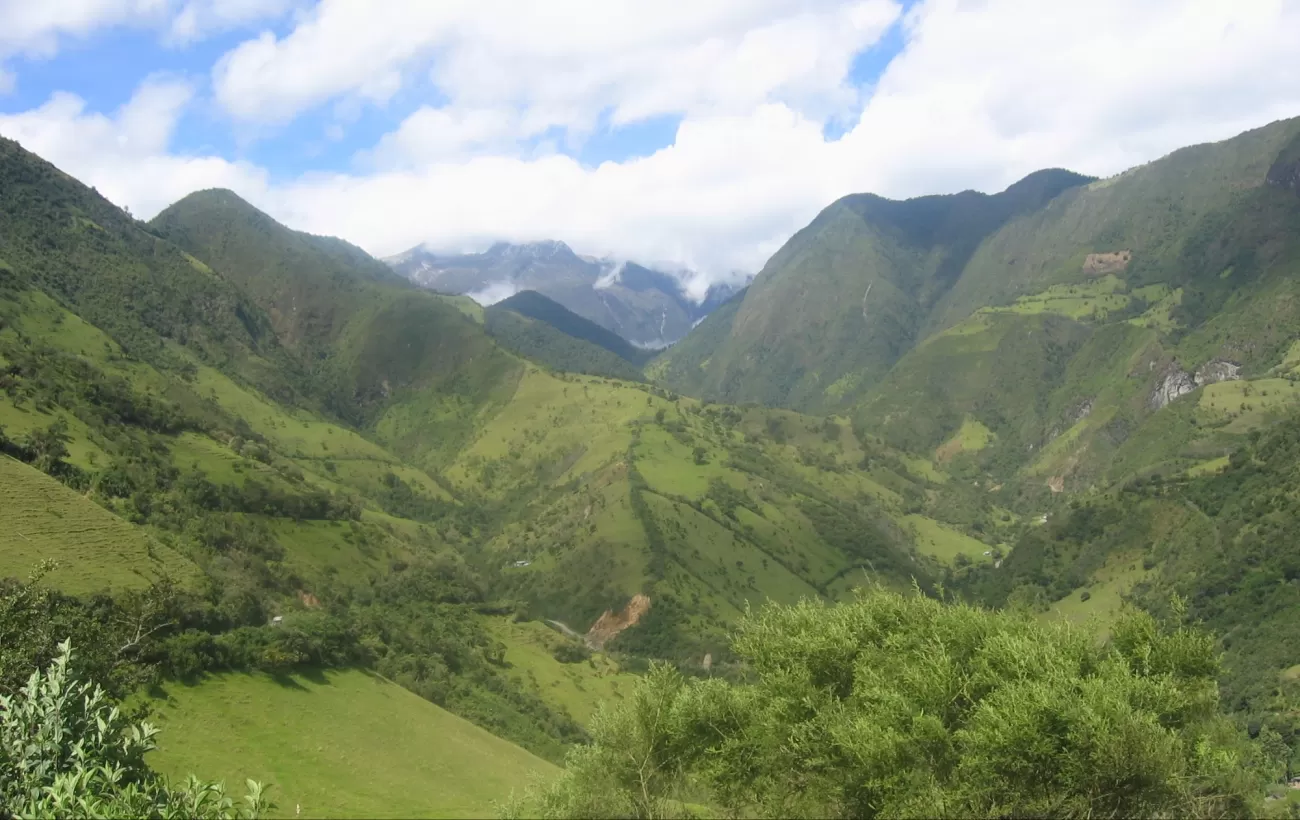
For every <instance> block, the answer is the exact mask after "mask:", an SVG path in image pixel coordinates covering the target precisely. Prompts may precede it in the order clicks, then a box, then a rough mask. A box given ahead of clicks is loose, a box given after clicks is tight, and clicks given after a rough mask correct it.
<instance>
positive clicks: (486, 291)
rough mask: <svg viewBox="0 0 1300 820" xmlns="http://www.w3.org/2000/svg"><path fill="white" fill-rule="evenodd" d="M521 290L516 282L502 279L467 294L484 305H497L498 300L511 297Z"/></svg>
mask: <svg viewBox="0 0 1300 820" xmlns="http://www.w3.org/2000/svg"><path fill="white" fill-rule="evenodd" d="M518 292H519V286H518V285H516V284H515V283H514V282H507V281H504V280H502V281H500V282H491V283H489V284H488V285H487V287H485V288H482V289H481V290H476V291H473V292H471V293H467V294H465V295H466V296H468V297H469V298H471V299H473V300H474V301H475V302H478V303H479V304H480V305H482V306H483V307H487V306H488V305H495V304H496V303H497V302H500V301H503V300H505V299H509V298H510V297H511V296H514V295H515V294H516V293H518Z"/></svg>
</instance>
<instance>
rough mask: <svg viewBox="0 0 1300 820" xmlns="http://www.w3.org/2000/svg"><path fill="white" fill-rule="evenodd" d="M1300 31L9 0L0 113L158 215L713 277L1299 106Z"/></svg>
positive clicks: (1006, 15) (1021, 3)
mask: <svg viewBox="0 0 1300 820" xmlns="http://www.w3.org/2000/svg"><path fill="white" fill-rule="evenodd" d="M1120 32H1122V35H1123V36H1119V34H1118V33H1120ZM1295 42H1300V4H1297V3H1292V2H1288V0H1236V2H1234V3H1230V4H1229V3H1222V2H1218V0H1090V1H1089V2H1088V3H1043V2H1041V0H906V2H899V0H692V2H690V3H689V4H677V5H673V6H672V7H671V8H669V7H665V6H663V5H662V4H651V3H647V2H644V0H547V2H545V3H543V2H528V1H527V0H439V2H436V3H435V2H429V0H41V2H39V3H36V2H32V0H0V135H4V136H7V137H10V138H13V139H17V140H19V141H20V142H21V143H22V144H23V145H24V146H25V147H27V148H28V149H30V150H33V151H35V152H36V153H38V154H40V155H41V156H43V157H45V158H47V159H49V160H50V161H52V162H54V163H56V164H57V165H59V166H60V167H62V168H63V169H64V170H67V171H68V172H69V173H72V174H73V175H75V176H77V177H78V178H80V179H82V180H83V181H85V182H86V183H87V184H91V185H95V186H96V187H97V188H98V189H99V190H100V191H101V192H103V193H104V194H105V195H106V196H109V197H110V198H111V199H113V201H115V202H117V203H119V204H121V205H124V206H128V207H130V208H131V209H132V211H133V212H134V213H136V214H137V215H141V216H144V217H149V216H151V215H152V214H153V213H156V212H157V211H158V210H160V209H161V208H163V207H165V206H166V205H167V204H169V203H170V202H172V201H175V200H176V199H178V198H180V197H182V196H184V195H185V194H186V193H189V192H190V191H192V190H195V189H198V188H203V187H218V186H219V187H228V188H231V189H233V190H235V191H236V192H237V193H239V194H240V195H241V196H243V197H245V198H246V199H248V200H249V201H250V202H252V203H254V204H255V205H257V206H258V207H260V208H263V209H264V210H266V211H267V212H269V213H270V214H272V215H273V216H275V217H276V218H277V219H280V220H281V221H283V222H285V223H286V224H289V225H290V226H292V227H296V228H300V229H304V230H310V231H312V232H315V233H327V234H335V235H339V236H343V237H344V238H346V239H349V240H350V241H353V242H356V243H357V244H359V245H361V246H362V247H364V248H366V249H367V250H369V251H371V252H372V253H375V254H377V255H384V254H390V253H395V252H398V251H401V250H404V249H406V248H408V247H410V246H412V245H415V244H419V243H425V244H428V245H430V246H431V247H437V248H440V249H448V250H451V249H471V248H475V247H484V246H486V245H487V244H490V243H491V242H492V241H494V240H498V239H506V240H515V241H527V240H534V239H549V238H554V239H561V240H564V241H566V242H568V243H569V244H570V245H571V246H573V247H574V248H575V249H577V250H579V251H580V252H587V253H594V254H609V255H612V256H616V257H620V258H627V259H635V260H637V261H642V262H644V263H655V264H665V265H670V266H678V267H684V268H689V269H691V270H695V271H697V272H699V276H700V281H701V282H704V281H706V280H716V279H720V278H726V277H728V276H731V275H733V274H734V273H735V272H736V271H749V272H753V271H755V270H757V269H758V268H759V267H761V265H762V263H763V262H764V261H765V260H766V258H767V257H768V256H769V255H770V254H771V253H773V252H774V251H775V250H776V249H777V248H779V247H780V245H781V244H782V243H783V242H784V241H785V240H786V239H787V238H788V237H789V236H790V234H791V233H793V232H794V231H796V230H798V229H799V228H800V227H802V226H803V225H804V224H806V223H807V222H808V221H809V220H810V219H811V218H812V217H813V216H815V215H816V213H817V212H818V211H819V210H821V209H822V208H824V207H825V206H826V205H827V204H829V203H830V202H831V201H833V200H834V199H835V198H837V197H839V196H843V195H845V194H848V193H854V192H860V191H873V192H876V193H880V194H882V195H886V196H894V197H906V196H914V195H919V194H925V193H945V192H951V191H958V190H963V189H967V188H975V189H977V190H985V191H995V190H1000V189H1001V188H1002V187H1005V186H1006V185H1008V184H1010V183H1011V182H1014V181H1015V180H1016V179H1019V178H1020V177H1022V176H1024V175H1025V174H1027V173H1029V172H1032V171H1034V170H1036V169H1038V168H1042V167H1069V168H1073V169H1076V170H1079V171H1082V172H1085V173H1090V174H1096V175H1100V176H1104V175H1107V174H1113V173H1116V172H1118V171H1121V170H1123V169H1124V168H1127V167H1130V166H1132V165H1135V164H1139V163H1141V162H1146V161H1149V160H1151V159H1155V158H1157V157H1159V156H1161V155H1162V154H1164V153H1167V152H1169V151H1171V150H1174V149H1176V148H1178V147H1181V146H1183V145H1187V144H1191V143H1194V142H1198V141H1205V140H1213V139H1222V138H1226V137H1229V136H1232V135H1233V134H1235V133H1238V132H1240V131H1242V130H1245V129H1247V128H1251V127H1254V126H1257V125H1261V124H1263V123H1266V122H1268V121H1270V120H1273V119H1277V118H1280V117H1288V116H1295V115H1297V114H1300V61H1296V60H1295V59H1294V43H1295ZM1121 67H1122V70H1120V69H1121ZM68 95H74V96H72V97H70V96H68ZM74 97H75V98H74ZM78 101H80V102H78Z"/></svg>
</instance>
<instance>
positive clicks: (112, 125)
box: [0, 77, 267, 218]
mask: <svg viewBox="0 0 1300 820" xmlns="http://www.w3.org/2000/svg"><path fill="white" fill-rule="evenodd" d="M193 93H194V90H193V88H192V87H191V86H190V84H189V83H187V82H185V81H183V80H177V79H171V78H166V77H154V78H150V79H147V80H146V81H145V82H144V83H143V84H142V85H141V86H140V87H139V88H138V89H137V90H136V92H135V94H134V95H133V96H132V98H131V99H130V101H128V102H127V103H126V104H125V105H123V106H122V107H121V108H120V109H118V110H117V111H116V112H114V113H113V115H112V116H106V115H104V114H99V113H95V112H90V111H87V110H86V103H85V101H84V100H83V99H81V98H80V97H78V96H76V95H74V94H68V93H63V92H59V93H56V94H54V95H53V96H51V97H50V99H49V100H48V101H47V102H46V103H45V104H44V105H42V106H40V107H39V108H35V109H32V110H31V111H25V112H23V113H21V114H10V115H0V134H3V135H4V136H6V137H9V138H10V139H14V140H17V141H18V142H19V143H21V144H22V145H23V147H25V148H27V149H28V150H30V151H34V152H36V153H38V154H40V155H41V156H42V157H44V158H46V159H48V160H50V161H51V162H53V163H54V164H56V165H58V166H59V167H60V168H61V169H62V170H64V171H66V172H67V173H69V174H72V175H73V176H75V177H77V178H78V179H81V180H82V181H83V182H85V183H86V184H88V185H94V186H95V187H96V188H97V189H98V190H99V192H100V193H101V194H103V195H104V196H106V197H108V199H109V200H111V201H112V202H115V203H117V204H118V205H123V206H126V207H129V208H130V209H131V210H132V211H133V212H134V213H135V214H136V215H137V216H143V217H146V218H147V217H151V216H153V215H154V214H155V213H157V212H158V211H160V210H162V209H163V208H164V207H166V206H167V205H169V204H171V203H172V202H174V201H176V200H177V199H180V198H181V197H183V196H185V195H186V194H188V193H191V192H193V191H195V190H199V189H203V188H213V187H229V188H235V189H238V190H242V191H244V192H245V194H246V195H247V196H250V197H252V198H254V199H260V200H264V199H265V198H266V195H265V192H266V190H267V186H266V180H267V176H266V174H265V172H264V171H262V170H260V169H257V168H254V167H252V166H251V165H248V164H244V163H234V162H229V161H227V160H225V159H222V158H220V157H212V156H183V155H177V154H173V153H170V152H169V150H168V149H169V145H170V143H171V137H172V133H173V131H174V129H175V127H176V121H177V118H178V117H179V116H180V114H181V112H182V110H183V109H184V107H185V106H186V105H187V104H189V102H190V99H191V97H192V95H193Z"/></svg>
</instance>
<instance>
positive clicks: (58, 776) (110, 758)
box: [0, 641, 269, 820]
mask: <svg viewBox="0 0 1300 820" xmlns="http://www.w3.org/2000/svg"><path fill="white" fill-rule="evenodd" d="M71 660H72V644H71V642H69V641H64V642H63V643H61V644H60V645H59V653H58V656H57V657H56V658H55V659H54V661H53V662H52V663H51V664H50V666H49V667H48V668H47V669H45V670H43V671H42V670H38V671H36V672H33V673H32V676H31V678H30V679H29V680H28V681H27V685H26V686H24V687H23V688H22V689H21V690H20V691H19V692H17V693H16V694H15V695H13V696H3V695H0V819H3V820H8V818H28V817H31V818H36V817H105V818H118V817H121V818H173V817H175V818H182V817H184V818H203V819H204V820H217V819H218V818H221V820H225V819H226V818H231V819H233V818H256V817H259V816H261V814H262V812H263V811H265V810H266V809H267V808H269V804H268V803H267V801H266V800H265V798H264V797H263V788H262V786H261V785H260V784H258V783H256V782H254V781H251V780H250V781H248V789H249V792H248V794H247V795H246V796H245V797H244V805H242V806H236V805H235V803H234V801H233V800H231V799H230V798H229V797H228V796H227V795H226V793H225V788H224V786H223V785H222V784H219V783H205V782H202V781H200V780H198V779H196V778H195V777H193V776H191V777H190V778H189V779H187V780H186V781H185V782H184V783H183V784H179V785H174V784H170V783H168V782H167V781H165V780H164V779H163V778H162V777H160V776H159V775H158V774H156V773H155V772H153V771H152V770H151V769H149V767H148V766H147V765H146V764H145V762H144V756H145V754H146V753H148V752H150V751H152V750H153V749H154V748H156V746H157V744H156V743H155V742H154V737H155V736H156V735H157V733H158V730H157V729H156V728H155V727H153V726H151V725H150V724H148V723H141V724H137V725H133V724H131V723H130V722H129V721H127V720H126V719H125V718H124V717H123V716H122V714H121V712H120V711H119V710H118V708H117V707H116V706H113V705H111V704H110V703H109V702H108V697H107V695H106V694H105V693H104V691H103V689H101V688H100V687H99V686H97V685H93V684H91V683H89V682H86V681H80V680H77V679H76V677H75V676H73V675H72V674H70V672H69V669H68V666H69V663H70V661H71Z"/></svg>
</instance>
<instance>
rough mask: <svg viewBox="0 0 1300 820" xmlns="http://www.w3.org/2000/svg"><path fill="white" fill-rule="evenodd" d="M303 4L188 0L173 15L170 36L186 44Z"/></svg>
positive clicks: (287, 0) (278, 0)
mask: <svg viewBox="0 0 1300 820" xmlns="http://www.w3.org/2000/svg"><path fill="white" fill-rule="evenodd" d="M301 5H302V2H301V0H187V2H185V4H184V5H183V6H181V8H180V10H179V11H177V12H176V15H175V16H174V17H173V18H172V21H171V24H170V26H169V29H168V32H167V36H168V40H169V41H170V42H171V43H173V44H175V45H185V44H188V43H191V42H193V41H195V40H200V39H203V38H204V37H207V36H209V35H211V34H214V33H218V32H222V31H228V30H230V29H236V28H241V27H243V26H248V25H251V24H254V23H261V22H264V21H267V20H273V19H276V18H278V17H282V16H284V15H285V14H287V13H288V12H289V11H290V10H291V9H293V8H297V7H299V6H301Z"/></svg>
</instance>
